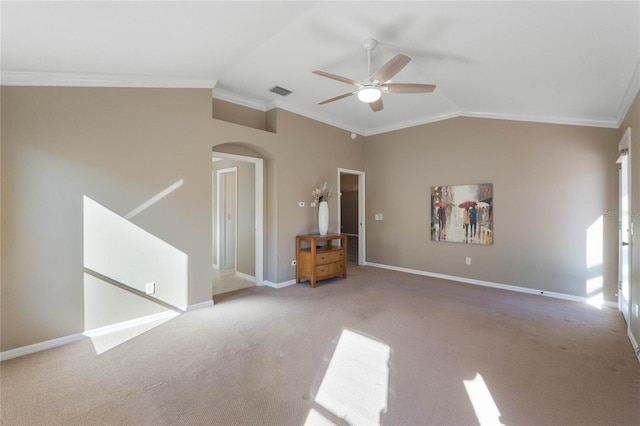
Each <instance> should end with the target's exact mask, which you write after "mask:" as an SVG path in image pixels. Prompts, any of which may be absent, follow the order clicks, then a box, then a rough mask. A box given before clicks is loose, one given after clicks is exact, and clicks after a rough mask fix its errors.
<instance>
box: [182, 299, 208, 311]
mask: <svg viewBox="0 0 640 426" xmlns="http://www.w3.org/2000/svg"><path fill="white" fill-rule="evenodd" d="M212 306H213V299H211V300H205V301H204V302H200V303H196V304H195V305H189V306H187V308H186V309H185V310H186V311H195V310H196V309H202V308H210V307H212Z"/></svg>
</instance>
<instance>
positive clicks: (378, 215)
mask: <svg viewBox="0 0 640 426" xmlns="http://www.w3.org/2000/svg"><path fill="white" fill-rule="evenodd" d="M376 220H377V221H380V220H382V213H376Z"/></svg>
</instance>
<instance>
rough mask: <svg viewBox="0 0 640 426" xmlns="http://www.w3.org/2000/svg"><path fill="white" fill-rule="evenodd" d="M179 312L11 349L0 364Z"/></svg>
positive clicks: (202, 305) (208, 304)
mask: <svg viewBox="0 0 640 426" xmlns="http://www.w3.org/2000/svg"><path fill="white" fill-rule="evenodd" d="M211 306H213V300H207V301H205V302H201V303H196V304H195V305H189V306H186V307H185V308H184V309H180V310H179V311H183V312H186V311H194V310H196V309H202V308H208V307H211ZM179 311H173V310H168V311H164V312H160V313H157V314H153V315H147V316H144V317H140V318H136V319H132V320H128V321H122V322H119V323H116V324H111V325H107V326H105V327H99V328H94V329H92V330H87V331H85V332H83V333H77V334H72V335H70V336H64V337H59V338H57V339H52V340H47V341H45V342H40V343H34V344H32V345H27V346H22V347H20V348H15V349H10V350H8V351H4V352H0V362H1V361H6V360H8V359H12V358H17V357H20V356H24V355H29V354H32V353H36V352H40V351H44V350H47V349H53V348H57V347H58V346H62V345H66V344H68V343H74V342H78V341H80V340H82V339H86V338H87V337H94V336H101V335H104V334H107V333H113V332H115V331H120V330H124V329H127V328H130V327H134V326H136V325H141V324H147V323H149V322H153V321H159V320H162V319H167V318H170V317H174V316H177V315H179V314H180V312H179Z"/></svg>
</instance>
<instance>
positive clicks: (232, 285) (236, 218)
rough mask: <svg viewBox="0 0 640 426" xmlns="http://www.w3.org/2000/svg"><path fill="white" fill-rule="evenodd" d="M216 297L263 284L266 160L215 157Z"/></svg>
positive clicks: (214, 260)
mask: <svg viewBox="0 0 640 426" xmlns="http://www.w3.org/2000/svg"><path fill="white" fill-rule="evenodd" d="M212 162H213V166H212V167H213V172H212V179H213V182H212V190H213V192H214V193H213V197H212V203H213V205H212V229H213V236H212V237H213V238H212V241H213V247H212V251H213V258H212V264H213V269H214V273H213V282H212V290H213V291H212V293H213V295H217V294H221V293H226V292H229V291H233V290H238V289H240V288H245V287H250V286H255V285H262V284H263V264H264V262H263V247H264V245H263V217H264V210H263V209H264V203H263V199H264V198H263V171H264V169H263V160H262V158H256V157H248V156H243V155H238V154H229V153H224V152H218V151H214V152H213V156H212Z"/></svg>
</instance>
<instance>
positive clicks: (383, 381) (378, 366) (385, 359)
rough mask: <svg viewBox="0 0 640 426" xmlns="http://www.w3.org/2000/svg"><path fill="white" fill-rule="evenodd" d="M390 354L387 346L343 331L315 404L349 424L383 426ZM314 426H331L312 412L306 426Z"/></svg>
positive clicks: (328, 420)
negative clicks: (381, 424) (381, 417)
mask: <svg viewBox="0 0 640 426" xmlns="http://www.w3.org/2000/svg"><path fill="white" fill-rule="evenodd" d="M390 353H391V349H390V348H389V346H388V345H385V344H384V343H381V342H378V341H376V340H373V339H371V338H369V337H366V336H363V335H361V334H358V333H355V332H353V331H349V330H343V331H342V334H341V336H340V340H339V341H338V344H337V346H336V349H335V351H334V353H333V356H332V357H331V361H330V362H329V366H328V368H327V371H326V373H325V375H324V377H323V379H322V382H321V384H320V388H319V389H318V394H317V396H316V398H315V402H316V403H317V404H318V405H319V406H321V407H322V408H323V409H324V410H326V411H328V413H330V414H331V416H332V417H333V416H335V417H336V418H337V419H340V420H341V421H343V422H345V421H346V422H347V423H348V424H352V425H355V424H359V425H361V424H366V425H375V424H380V414H381V413H384V412H386V411H387V401H388V388H389V357H390ZM324 410H322V411H324ZM312 424H332V422H331V421H330V419H328V418H327V416H326V415H324V414H320V413H319V412H318V410H313V409H312V410H311V411H310V412H309V415H308V416H307V420H306V422H305V425H312Z"/></svg>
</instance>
